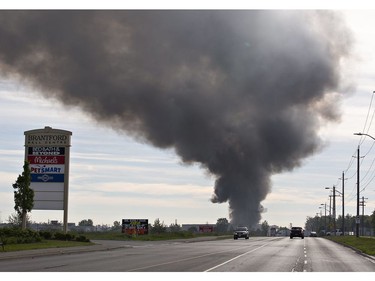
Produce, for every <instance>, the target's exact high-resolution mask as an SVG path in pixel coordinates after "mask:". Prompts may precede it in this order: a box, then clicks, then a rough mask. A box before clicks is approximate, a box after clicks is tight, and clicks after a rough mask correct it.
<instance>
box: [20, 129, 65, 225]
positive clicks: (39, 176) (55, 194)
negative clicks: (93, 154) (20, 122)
mask: <svg viewBox="0 0 375 281" xmlns="http://www.w3.org/2000/svg"><path fill="white" fill-rule="evenodd" d="M24 133H25V160H26V161H28V162H29V166H30V173H31V184H30V188H32V189H33V190H34V208H33V209H34V210H64V226H65V225H66V223H65V220H67V209H68V190H69V160H70V159H69V157H70V145H71V135H72V132H70V131H65V130H59V129H52V128H51V127H45V128H44V129H37V130H30V131H25V132H24Z"/></svg>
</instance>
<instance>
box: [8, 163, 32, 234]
mask: <svg viewBox="0 0 375 281" xmlns="http://www.w3.org/2000/svg"><path fill="white" fill-rule="evenodd" d="M30 183H31V175H30V168H29V162H27V161H25V163H24V165H23V172H22V174H21V175H19V176H18V178H17V181H16V182H15V183H14V184H13V188H14V189H15V191H14V203H15V204H14V209H15V210H16V212H17V214H18V215H19V216H20V217H22V229H26V220H27V213H28V212H30V211H31V210H32V208H33V207H34V190H32V189H31V188H30Z"/></svg>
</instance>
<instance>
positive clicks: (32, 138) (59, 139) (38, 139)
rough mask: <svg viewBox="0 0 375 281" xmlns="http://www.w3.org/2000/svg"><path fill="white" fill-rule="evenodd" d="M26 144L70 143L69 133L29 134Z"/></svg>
mask: <svg viewBox="0 0 375 281" xmlns="http://www.w3.org/2000/svg"><path fill="white" fill-rule="evenodd" d="M26 145H70V143H69V136H68V135H60V134H59V135H56V134H53V135H52V134H41V135H28V136H27V139H26Z"/></svg>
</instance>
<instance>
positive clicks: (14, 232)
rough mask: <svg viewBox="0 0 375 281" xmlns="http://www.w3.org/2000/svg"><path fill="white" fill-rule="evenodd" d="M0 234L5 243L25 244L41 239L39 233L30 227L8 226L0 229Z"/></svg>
mask: <svg viewBox="0 0 375 281" xmlns="http://www.w3.org/2000/svg"><path fill="white" fill-rule="evenodd" d="M0 236H1V237H2V240H3V242H4V243H6V244H17V243H18V244H25V243H35V242H40V241H42V238H41V237H40V235H39V233H38V232H36V231H33V230H30V229H25V230H23V229H21V228H17V227H9V228H2V229H0Z"/></svg>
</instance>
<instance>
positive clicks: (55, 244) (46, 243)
mask: <svg viewBox="0 0 375 281" xmlns="http://www.w3.org/2000/svg"><path fill="white" fill-rule="evenodd" d="M91 245H94V243H92V242H77V241H59V240H43V241H41V242H36V243H23V244H7V245H4V250H3V249H2V248H1V247H0V254H1V253H2V252H14V251H25V250H37V249H48V248H67V247H78V246H91Z"/></svg>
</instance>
